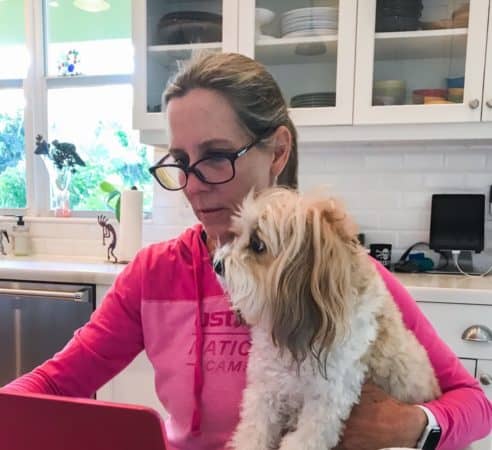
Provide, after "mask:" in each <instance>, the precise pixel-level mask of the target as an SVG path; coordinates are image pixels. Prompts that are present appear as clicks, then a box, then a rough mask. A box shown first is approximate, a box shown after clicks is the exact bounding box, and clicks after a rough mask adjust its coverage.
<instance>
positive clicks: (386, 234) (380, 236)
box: [360, 229, 398, 247]
mask: <svg viewBox="0 0 492 450" xmlns="http://www.w3.org/2000/svg"><path fill="white" fill-rule="evenodd" d="M360 231H361V233H364V234H365V236H366V246H367V247H369V245H370V244H392V245H395V242H396V239H397V236H398V234H397V233H396V232H394V231H375V230H369V231H366V230H363V229H361V230H360Z"/></svg>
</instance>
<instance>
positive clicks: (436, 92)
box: [412, 88, 448, 105]
mask: <svg viewBox="0 0 492 450" xmlns="http://www.w3.org/2000/svg"><path fill="white" fill-rule="evenodd" d="M426 96H427V97H435V98H441V99H443V100H446V99H447V96H448V91H447V89H440V88H439V89H415V90H414V91H412V103H413V104H414V105H422V104H423V103H424V97H426Z"/></svg>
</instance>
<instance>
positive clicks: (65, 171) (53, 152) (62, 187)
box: [34, 134, 85, 217]
mask: <svg viewBox="0 0 492 450" xmlns="http://www.w3.org/2000/svg"><path fill="white" fill-rule="evenodd" d="M34 153H35V154H36V155H40V156H41V158H42V160H43V162H44V165H45V167H46V170H47V171H48V174H49V177H50V184H51V193H52V205H53V207H54V210H55V216H56V217H68V216H70V202H69V193H68V188H69V186H70V180H71V178H72V174H73V173H75V172H76V171H77V168H76V166H85V162H84V161H83V160H82V158H81V157H80V156H79V155H78V153H77V149H76V147H75V145H74V144H71V143H69V142H59V141H57V140H54V141H52V142H51V144H49V143H48V142H46V141H45V140H44V139H43V136H41V135H40V134H38V135H37V136H36V148H35V150H34Z"/></svg>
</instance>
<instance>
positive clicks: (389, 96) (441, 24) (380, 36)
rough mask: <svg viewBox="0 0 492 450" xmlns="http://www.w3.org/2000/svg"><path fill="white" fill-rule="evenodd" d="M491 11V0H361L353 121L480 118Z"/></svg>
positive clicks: (458, 120) (459, 120) (434, 120)
mask: <svg viewBox="0 0 492 450" xmlns="http://www.w3.org/2000/svg"><path fill="white" fill-rule="evenodd" d="M488 16H489V0H399V1H394V0H391V1H390V0H364V1H359V2H358V17H357V27H358V30H357V61H356V80H355V100H354V123H359V124H377V123H432V122H434V123H436V122H439V123H443V122H478V121H480V120H481V119H482V105H483V102H484V101H485V102H486V101H487V99H485V98H484V95H483V94H484V91H483V85H484V68H485V49H486V45H487V26H488V25H487V23H488ZM490 39H491V38H490V36H489V42H490ZM489 47H490V45H489ZM489 53H490V51H489ZM489 59H490V58H489ZM491 68H492V65H491V63H490V61H489V75H488V77H487V75H485V79H487V78H490V77H491V76H492V73H491V71H490V69H491ZM488 89H489V97H492V95H491V94H490V90H491V86H490V82H489V87H488ZM489 100H492V98H491V99H489ZM491 106H492V105H491ZM489 117H490V113H489Z"/></svg>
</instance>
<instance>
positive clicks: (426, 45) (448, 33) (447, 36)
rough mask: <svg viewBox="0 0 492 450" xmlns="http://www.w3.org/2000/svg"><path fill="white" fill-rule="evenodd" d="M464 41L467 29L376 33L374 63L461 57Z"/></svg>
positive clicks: (464, 47)
mask: <svg viewBox="0 0 492 450" xmlns="http://www.w3.org/2000/svg"><path fill="white" fill-rule="evenodd" d="M467 37H468V29H467V28H452V29H446V30H422V31H400V32H391V33H376V41H375V51H374V53H375V59H376V60H402V59H424V58H448V57H451V56H452V57H453V58H458V57H464V56H465V54H466V41H467Z"/></svg>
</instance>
